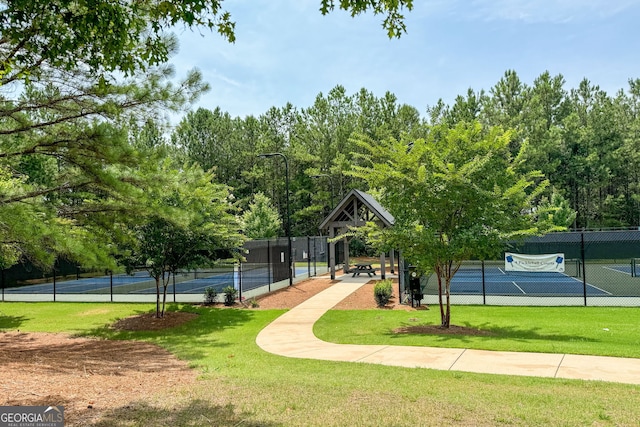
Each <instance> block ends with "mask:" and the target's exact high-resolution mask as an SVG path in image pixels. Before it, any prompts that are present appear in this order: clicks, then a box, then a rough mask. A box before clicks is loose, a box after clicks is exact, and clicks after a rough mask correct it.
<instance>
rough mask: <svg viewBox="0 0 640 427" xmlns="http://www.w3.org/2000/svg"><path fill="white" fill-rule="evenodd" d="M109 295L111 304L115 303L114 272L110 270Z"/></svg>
mask: <svg viewBox="0 0 640 427" xmlns="http://www.w3.org/2000/svg"><path fill="white" fill-rule="evenodd" d="M109 295H110V296H111V302H113V270H109Z"/></svg>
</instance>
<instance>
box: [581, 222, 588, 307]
mask: <svg viewBox="0 0 640 427" xmlns="http://www.w3.org/2000/svg"><path fill="white" fill-rule="evenodd" d="M580 256H581V258H582V292H583V294H584V306H585V307H586V306H587V274H586V272H587V271H586V268H585V262H584V261H585V259H584V232H582V233H580Z"/></svg>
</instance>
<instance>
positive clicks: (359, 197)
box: [320, 190, 395, 230]
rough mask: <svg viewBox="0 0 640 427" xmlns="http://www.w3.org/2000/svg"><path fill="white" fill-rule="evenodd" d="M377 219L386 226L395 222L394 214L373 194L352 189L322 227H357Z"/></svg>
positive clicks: (322, 228)
mask: <svg viewBox="0 0 640 427" xmlns="http://www.w3.org/2000/svg"><path fill="white" fill-rule="evenodd" d="M375 220H377V222H379V223H380V224H381V225H382V226H384V227H391V226H393V224H394V222H395V218H394V217H393V215H391V214H390V213H389V212H388V211H387V210H386V209H385V208H383V207H382V205H380V203H378V202H377V201H376V199H374V198H373V196H371V195H370V194H367V193H365V192H364V191H360V190H351V191H350V192H349V194H347V195H346V196H345V197H344V198H343V199H342V200H341V201H340V203H338V205H337V206H336V207H335V208H334V209H333V211H332V212H331V213H330V214H329V216H328V217H326V218H325V219H324V221H322V224H320V229H321V230H324V229H326V228H330V227H337V228H343V227H344V228H346V227H347V226H356V227H357V226H361V225H364V224H365V223H366V222H367V221H375Z"/></svg>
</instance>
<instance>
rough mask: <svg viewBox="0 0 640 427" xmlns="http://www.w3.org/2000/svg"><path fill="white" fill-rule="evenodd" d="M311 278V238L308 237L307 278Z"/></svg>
mask: <svg viewBox="0 0 640 427" xmlns="http://www.w3.org/2000/svg"><path fill="white" fill-rule="evenodd" d="M309 277H311V237H309V236H307V278H309Z"/></svg>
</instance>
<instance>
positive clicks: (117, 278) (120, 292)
mask: <svg viewBox="0 0 640 427" xmlns="http://www.w3.org/2000/svg"><path fill="white" fill-rule="evenodd" d="M244 249H245V260H244V261H243V262H241V263H221V264H218V265H215V266H213V267H210V268H205V269H198V270H179V271H176V272H174V273H167V274H166V275H165V276H164V277H162V278H160V281H159V283H158V285H159V286H160V289H161V292H162V291H163V289H164V285H165V284H166V286H167V301H173V302H202V301H203V300H204V294H205V291H207V289H209V290H213V291H215V293H217V294H220V295H221V294H222V293H223V292H224V289H225V288H227V287H233V288H234V289H236V291H237V294H238V298H239V299H240V301H242V300H246V299H249V298H253V297H257V296H260V295H263V294H266V293H268V292H272V291H274V290H277V289H280V288H283V287H286V286H288V285H289V257H288V256H287V252H288V239H286V238H280V239H270V240H254V241H248V242H246V243H245V245H244ZM292 252H293V257H292V260H293V264H292V267H293V268H292V269H291V271H292V273H293V275H294V277H293V281H294V282H297V281H300V280H303V279H305V278H307V277H313V276H317V275H320V274H324V273H325V272H327V270H328V267H327V238H326V237H322V236H319V237H296V238H292ZM0 290H1V299H2V301H122V302H124V301H127V302H137V301H139V302H150V301H155V298H156V281H155V279H154V278H153V277H151V276H150V275H149V273H148V272H147V271H146V270H144V269H138V270H136V271H134V272H132V273H131V274H127V273H125V272H124V271H120V272H113V271H109V270H105V269H85V268H82V267H80V266H77V265H75V264H72V263H69V262H66V261H58V262H57V263H56V265H55V267H54V268H53V270H51V271H46V270H41V269H39V268H37V267H35V266H34V265H32V264H30V263H22V264H18V265H14V266H13V267H11V268H9V269H5V270H2V271H0ZM219 299H220V298H219Z"/></svg>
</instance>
